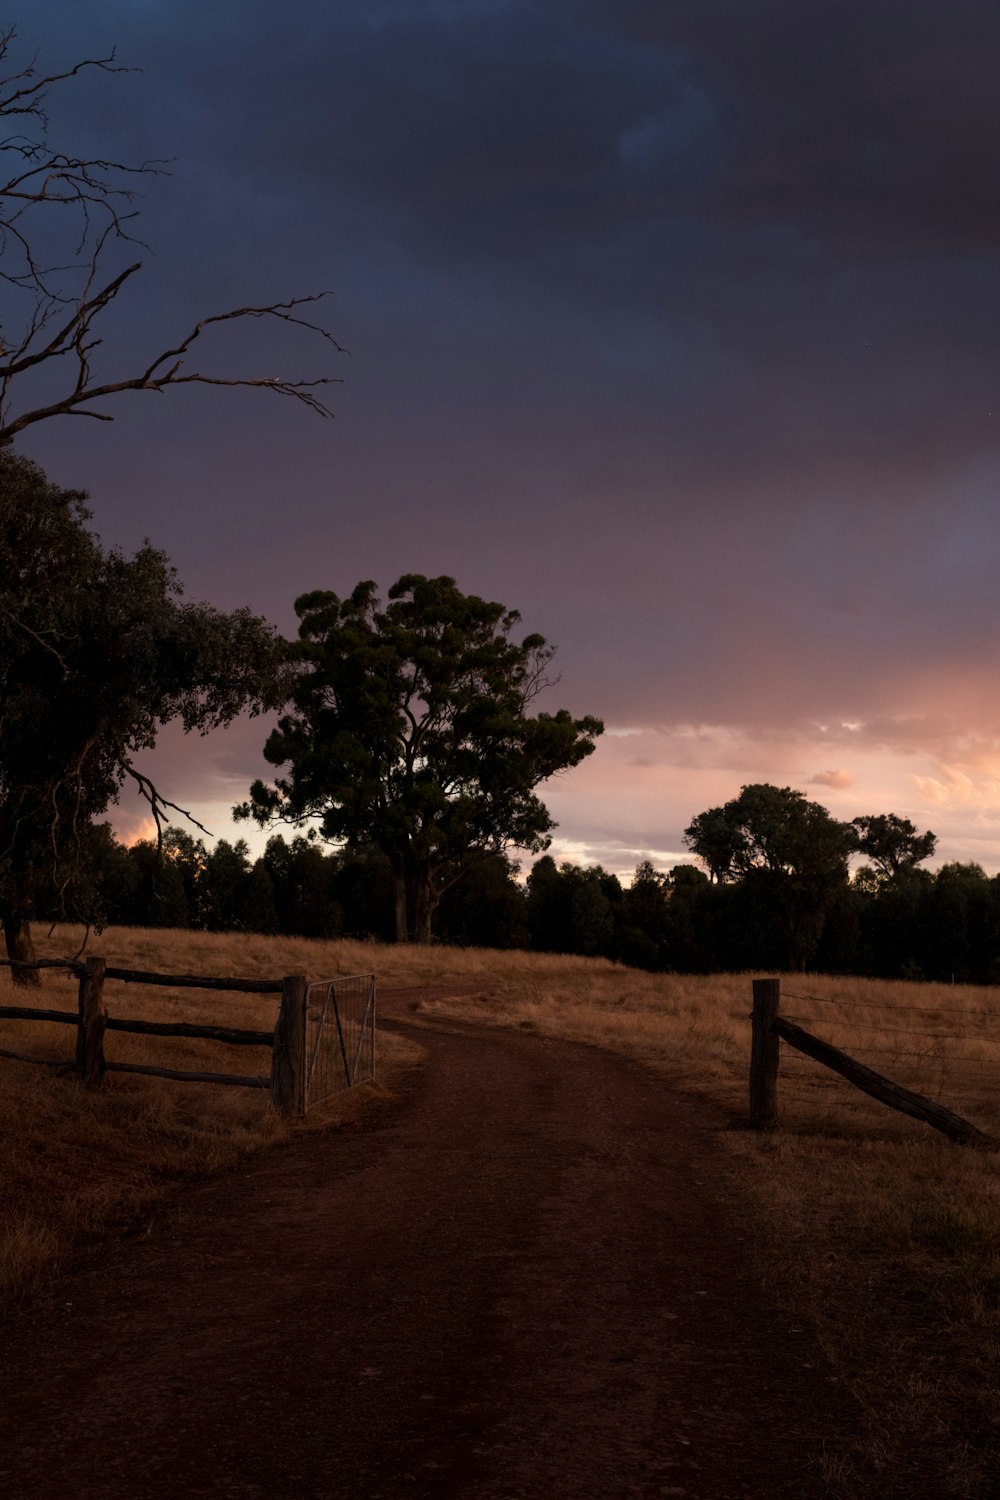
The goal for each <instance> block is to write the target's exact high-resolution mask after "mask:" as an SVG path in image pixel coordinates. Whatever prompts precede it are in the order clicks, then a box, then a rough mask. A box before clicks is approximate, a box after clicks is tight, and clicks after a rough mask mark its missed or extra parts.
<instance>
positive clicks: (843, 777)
mask: <svg viewBox="0 0 1000 1500" xmlns="http://www.w3.org/2000/svg"><path fill="white" fill-rule="evenodd" d="M853 783H854V777H853V776H852V775H851V773H850V771H820V772H819V773H818V774H817V775H816V776H813V777H811V778H810V781H809V784H810V786H829V787H833V788H834V790H835V791H838V792H842V791H844V790H845V789H846V788H847V787H849V786H852V785H853Z"/></svg>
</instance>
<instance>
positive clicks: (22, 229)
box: [0, 28, 347, 446]
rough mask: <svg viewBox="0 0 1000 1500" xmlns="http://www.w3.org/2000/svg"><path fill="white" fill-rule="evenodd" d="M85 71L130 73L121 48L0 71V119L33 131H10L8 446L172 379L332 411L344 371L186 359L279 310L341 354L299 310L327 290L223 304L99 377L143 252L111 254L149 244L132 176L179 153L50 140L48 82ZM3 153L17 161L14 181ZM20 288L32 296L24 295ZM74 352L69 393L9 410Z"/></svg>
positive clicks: (0, 187)
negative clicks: (28, 379)
mask: <svg viewBox="0 0 1000 1500" xmlns="http://www.w3.org/2000/svg"><path fill="white" fill-rule="evenodd" d="M15 37H16V32H15V31H14V29H13V28H8V29H6V30H4V31H0V63H2V62H3V61H4V60H5V59H6V58H8V56H9V54H10V51H11V48H12V45H13V43H14V40H15ZM87 69H98V70H100V71H102V72H106V73H121V72H129V71H132V70H131V69H128V68H125V67H123V66H122V65H121V64H119V63H118V62H117V61H116V58H115V53H114V52H111V53H110V54H109V55H107V56H104V57H92V58H84V59H82V60H81V61H79V62H77V63H75V64H74V65H73V66H72V67H68V68H65V69H63V70H62V71H57V72H52V73H48V74H40V73H39V72H38V70H37V69H36V66H35V61H34V59H32V61H31V62H30V63H28V64H27V66H25V67H23V68H21V69H19V70H16V71H14V72H12V73H10V74H9V75H7V76H6V77H3V78H0V123H2V122H3V121H4V120H6V119H11V120H13V119H17V120H19V121H21V122H24V121H27V122H28V124H27V125H26V127H25V128H24V130H23V131H22V130H21V129H18V130H17V131H16V132H13V133H11V134H9V135H7V136H5V137H0V286H5V287H6V288H7V289H8V292H9V297H10V299H11V301H12V304H14V306H13V311H12V310H11V308H8V307H6V306H0V446H2V445H4V444H7V443H9V442H10V441H11V439H12V438H13V437H14V436H15V435H16V434H17V433H19V432H22V431H23V430H24V429H25V428H27V427H30V426H32V425H33V424H34V423H36V422H42V421H46V420H48V419H49V418H50V417H56V416H89V417H93V418H94V419H95V420H97V421H103V422H110V421H112V420H113V417H112V416H111V415H110V414H109V413H107V412H104V411H95V410H93V409H92V405H93V403H94V402H97V401H103V400H104V399H106V398H108V397H113V396H117V395H120V394H121V393H122V392H124V391H164V390H166V389H167V388H168V387H169V386H174V385H194V384H198V385H215V386H233V387H236V386H244V387H247V388H249V389H255V388H256V389H261V390H269V391H272V392H274V393H275V394H276V395H279V396H287V397H291V398H292V399H294V400H296V401H299V402H301V403H302V404H303V405H304V406H305V407H307V408H308V409H309V410H310V411H312V412H315V413H316V414H317V415H319V416H322V417H331V416H332V415H333V413H332V411H331V409H330V407H329V405H328V404H327V403H326V402H325V401H324V400H323V399H322V397H321V396H320V394H318V392H319V390H320V388H321V387H323V386H326V385H333V384H339V383H340V382H339V380H338V379H337V378H336V377H333V376H327V375H320V376H316V377H314V378H312V379H290V378H287V377H285V376H282V375H257V376H242V377H241V376H229V375H226V374H225V373H224V372H219V373H214V372H212V371H208V372H205V371H189V370H187V369H186V368H185V357H186V356H187V355H188V353H189V351H190V350H191V348H192V346H193V345H194V343H195V342H196V340H197V339H199V338H200V337H201V335H202V333H203V332H204V331H205V330H206V329H207V328H210V327H211V326H212V325H214V324H219V323H233V322H238V321H242V320H245V319H250V318H271V319H275V320H277V321H279V322H282V323H286V324H288V325H289V326H293V327H295V328H300V329H304V330H305V331H306V332H308V333H312V334H317V335H319V337H320V338H322V339H323V340H324V341H325V342H326V343H328V344H330V345H332V346H333V348H334V349H335V350H336V351H337V352H338V353H346V352H347V351H346V350H344V349H343V348H342V346H341V345H340V344H339V343H338V342H337V340H336V339H335V338H334V337H333V335H332V334H331V333H330V332H329V330H328V329H326V328H325V327H323V326H322V325H321V324H320V323H317V322H314V321H312V320H311V319H309V318H308V317H304V316H302V312H301V310H302V309H304V308H305V307H307V306H308V305H310V304H312V303H314V302H319V301H320V300H322V299H323V298H324V297H326V296H328V295H329V294H328V293H326V292H321V293H318V294H315V295H311V296H304V297H292V298H290V299H288V300H287V301H280V302H272V303H268V304H266V305H263V306H252V307H237V308H233V309H231V310H230V311H229V312H222V313H214V314H212V315H211V316H209V317H206V318H202V319H201V320H200V321H199V322H198V323H196V324H195V326H194V328H193V329H192V330H191V332H190V333H189V334H188V335H187V337H186V338H184V339H182V340H181V341H180V342H179V343H177V344H176V345H175V346H173V347H171V348H168V349H165V350H163V352H162V353H161V354H159V355H157V357H156V358H155V359H153V360H152V361H151V362H149V363H148V364H147V365H146V366H145V368H144V369H143V370H141V371H135V370H133V371H131V372H127V373H125V374H124V375H121V376H119V377H117V378H114V379H105V380H103V381H101V380H97V379H95V378H94V375H93V372H92V368H91V356H92V354H93V352H94V350H95V349H96V348H97V347H98V346H99V345H100V344H101V342H102V341H101V339H100V338H99V337H97V336H96V335H95V332H94V328H95V324H96V321H97V320H98V319H99V318H100V316H101V314H102V313H104V312H105V311H106V309H107V308H108V306H109V304H110V303H111V302H113V301H114V299H115V298H116V297H117V295H118V293H119V291H120V290H121V288H122V287H123V286H124V285H125V283H126V282H127V281H129V280H130V279H131V278H132V277H133V276H134V275H135V274H136V272H137V271H139V270H140V269H141V264H142V263H141V262H140V261H135V262H133V263H131V264H129V265H126V266H123V267H120V268H117V269H115V268H114V266H113V262H112V256H113V252H114V249H115V247H116V246H120V245H122V244H123V243H124V244H142V241H141V240H139V239H138V238H137V236H136V235H135V234H134V232H133V229H132V221H133V220H134V218H135V216H136V211H135V208H134V206H133V205H134V202H135V198H136V196H137V194H136V187H135V181H134V180H135V179H136V178H139V177H146V176H157V175H161V174H163V173H164V172H165V171H167V170H168V168H169V163H168V162H166V161H165V160H156V159H151V160H146V161H143V162H141V163H138V164H133V163H128V162H123V161H115V160H111V159H109V158H107V157H104V156H93V157H88V156H86V155H83V154H76V153H72V152H66V151H62V150H59V149H57V148H55V147H54V146H50V145H49V142H48V139H47V131H48V119H47V116H46V114H45V110H44V100H45V97H46V93H47V90H48V89H49V88H52V87H56V86H59V85H61V84H65V83H66V82H67V81H68V80H70V79H72V78H74V77H76V76H77V75H78V74H80V73H81V72H83V71H85V70H87ZM32 130H33V131H34V133H32ZM5 159H6V161H7V162H8V163H9V167H10V168H12V170H9V171H8V173H7V175H6V180H4V178H5V171H4V161H5ZM66 214H68V215H69V216H70V217H69V219H68V220H66V223H67V226H68V228H69V229H70V232H71V233H72V234H73V237H74V243H75V248H74V249H73V252H72V255H73V258H72V259H71V260H69V261H68V263H64V262H65V256H64V257H61V258H60V263H58V264H56V263H53V264H50V263H49V260H50V255H49V253H48V249H47V247H48V246H49V245H51V244H52V243H53V223H54V222H55V223H58V222H60V219H55V220H54V219H53V216H54V215H57V216H62V215H66ZM43 247H45V249H44V251H43ZM51 259H53V260H54V259H55V258H54V257H51ZM18 298H20V299H22V300H21V301H20V302H18V300H17V299H18ZM18 309H20V311H19V312H18ZM67 357H68V359H69V362H70V364H71V365H72V366H73V373H72V374H71V375H70V373H69V371H68V370H67V371H65V373H66V375H67V376H68V379H67V380H66V384H65V387H64V389H63V390H62V392H61V394H58V395H55V396H52V397H50V399H48V400H47V401H46V402H45V403H44V404H41V405H38V406H35V407H32V408H29V409H22V410H20V411H14V410H12V409H11V405H12V398H14V397H16V393H17V392H18V391H19V390H20V389H21V388H22V387H21V384H20V382H19V377H20V376H22V375H25V374H27V373H28V372H30V371H37V370H39V369H43V368H49V369H51V370H53V371H55V370H56V369H58V368H59V367H65V364H66V360H67ZM57 389H58V387H57Z"/></svg>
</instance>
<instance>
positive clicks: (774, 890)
mask: <svg viewBox="0 0 1000 1500" xmlns="http://www.w3.org/2000/svg"><path fill="white" fill-rule="evenodd" d="M684 841H685V843H686V844H687V846H688V848H689V849H691V850H692V852H693V853H695V854H697V855H699V857H700V858H702V859H703V860H704V861H705V863H706V864H707V865H708V867H709V869H710V871H711V872H712V875H713V877H714V878H715V879H716V880H717V881H734V882H736V883H738V885H739V887H740V901H739V906H740V908H741V915H742V917H743V919H744V921H745V923H746V925H747V927H748V928H749V929H750V930H751V931H755V932H756V933H757V934H758V937H757V940H756V944H755V945H756V946H759V943H760V940H761V936H762V935H763V933H764V932H765V930H766V929H767V927H768V925H769V926H770V929H771V930H773V932H774V933H775V935H776V936H780V940H781V941H780V944H776V945H775V949H774V954H773V957H772V955H771V953H769V954H768V957H769V958H770V959H771V962H776V963H778V964H779V965H780V966H781V967H782V968H789V969H801V968H804V967H805V965H806V964H807V963H808V961H809V960H810V958H811V957H812V956H813V954H814V953H815V951H816V949H817V947H818V946H819V942H820V939H821V937H822V935H823V928H824V925H825V921H826V914H827V908H828V906H829V905H830V903H831V902H832V901H833V899H834V898H835V896H836V894H837V892H838V891H839V890H840V889H842V888H843V887H845V886H846V884H847V860H848V855H849V854H850V852H851V850H852V849H853V848H854V847H855V845H856V835H855V831H854V829H853V828H852V826H851V825H850V824H847V823H838V822H837V821H836V820H835V819H834V818H831V816H830V814H829V813H828V812H827V810H826V808H825V807H821V806H820V804H819V803H818V802H809V801H808V800H807V799H806V797H805V796H804V795H803V794H802V792H797V791H793V790H792V788H791V787H776V786H770V785H768V784H767V783H757V784H755V785H751V786H745V787H744V788H743V789H742V791H741V792H740V795H739V796H738V797H735V798H734V799H733V800H732V801H731V802H727V803H726V804H725V806H724V807H721V808H711V809H709V811H708V812H706V813H702V814H700V815H699V816H698V817H697V818H695V819H694V821H693V822H692V823H691V825H690V826H689V827H688V828H687V830H686V831H685V835H684Z"/></svg>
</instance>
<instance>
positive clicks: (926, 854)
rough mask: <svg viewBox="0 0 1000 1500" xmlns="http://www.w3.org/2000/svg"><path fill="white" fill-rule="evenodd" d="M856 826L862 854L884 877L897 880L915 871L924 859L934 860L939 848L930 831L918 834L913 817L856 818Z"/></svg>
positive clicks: (878, 816)
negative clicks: (900, 876)
mask: <svg viewBox="0 0 1000 1500" xmlns="http://www.w3.org/2000/svg"><path fill="white" fill-rule="evenodd" d="M853 827H854V828H855V830H856V833H857V849H858V851H859V853H861V854H863V855H864V856H865V857H866V859H870V860H871V862H872V864H873V865H874V867H875V869H876V870H877V871H878V874H879V875H880V876H881V877H882V879H884V880H894V879H895V878H896V877H897V876H899V875H900V874H905V873H908V872H909V871H912V870H915V869H916V867H917V865H919V864H921V863H922V862H923V860H925V859H930V857H931V855H932V854H933V853H934V850H935V849H936V847H937V839H936V838H935V836H934V834H933V833H931V832H930V830H928V831H927V832H926V833H918V832H917V830H916V827H915V826H914V824H913V823H911V822H910V820H909V818H900V817H897V815H896V814H895V813H874V814H870V815H867V816H865V817H862V818H854V819H853Z"/></svg>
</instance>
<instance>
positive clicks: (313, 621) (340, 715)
mask: <svg viewBox="0 0 1000 1500" xmlns="http://www.w3.org/2000/svg"><path fill="white" fill-rule="evenodd" d="M295 609H296V613H297V614H298V616H299V619H300V621H301V624H300V627H299V640H298V644H297V645H295V646H293V647H292V648H291V660H292V662H293V663H294V666H295V668H296V675H295V680H294V686H293V691H292V697H291V709H290V711H288V712H286V713H285V714H283V715H282V717H281V719H280V720H279V723H278V728H277V729H276V730H275V731H274V733H273V734H272V735H271V737H270V738H269V739H268V741H267V744H266V745H265V747H264V754H265V756H266V758H267V759H268V760H269V761H270V763H271V764H272V765H273V766H277V767H286V766H287V767H288V774H287V775H286V776H283V777H279V778H278V779H277V780H276V781H275V783H274V784H273V785H271V786H267V785H265V783H264V782H263V781H256V782H254V784H253V786H252V787H251V790H250V800H249V802H247V803H244V804H243V805H242V806H241V807H238V808H237V809H235V814H236V816H237V817H241V818H246V817H253V818H255V819H256V821H257V822H258V823H260V824H261V826H267V825H268V824H270V823H272V822H273V821H275V820H283V821H285V822H289V823H293V824H298V825H301V824H303V823H305V822H308V821H311V820H314V819H315V820H317V821H318V823H319V825H320V828H321V830H322V835H323V837H324V838H326V839H328V840H330V841H331V842H333V843H335V844H340V845H344V846H346V847H348V848H349V847H351V846H352V845H359V844H375V845H376V846H377V847H378V848H379V849H381V850H382V852H383V854H384V855H385V856H386V858H387V859H388V861H389V864H390V866H391V868H392V873H393V880H394V883H395V892H396V936H397V939H398V940H400V941H405V940H409V941H411V942H419V943H426V942H429V941H430V937H431V919H432V917H433V914H434V911H435V908H436V907H437V905H438V903H439V901H440V900H441V897H442V895H443V893H444V892H445V891H446V890H447V889H448V887H449V886H451V885H453V884H454V883H455V881H457V880H458V879H459V878H460V877H461V875H462V874H463V872H464V871H465V870H466V869H467V868H468V867H469V864H470V863H471V862H472V861H473V860H475V859H477V858H479V857H480V856H481V855H482V854H484V853H500V852H502V851H503V850H504V849H506V848H507V847H509V846H511V845H516V846H520V847H521V848H525V849H529V850H531V851H532V852H536V853H537V852H539V851H541V850H542V849H544V848H546V847H547V845H548V842H549V839H548V833H549V830H550V829H551V828H552V827H554V824H553V821H552V818H551V817H550V816H549V813H548V811H547V809H546V808H545V807H544V805H543V804H542V803H541V802H540V801H539V799H538V798H537V797H536V796H535V794H534V788H535V787H536V786H537V785H538V784H539V783H540V782H543V781H545V780H547V779H548V777H550V776H553V775H555V773H556V772H557V771H561V770H565V769H566V768H567V767H569V766H574V765H577V764H578V763H579V761H581V760H582V759H583V758H584V757H585V756H586V755H589V754H590V753H591V751H592V750H593V748H594V741H595V739H596V737H597V736H598V735H599V734H600V733H601V732H602V730H603V725H602V724H601V723H600V721H599V720H597V719H592V718H585V719H573V718H571V717H570V715H569V714H568V713H567V712H566V710H565V709H561V710H560V711H559V712H558V713H555V714H546V713H539V714H538V715H536V716H534V717H532V716H530V715H529V714H528V712H527V710H528V707H529V706H530V704H531V703H532V701H533V700H534V698H535V697H536V696H537V695H538V693H539V692H540V691H541V690H542V688H543V687H544V686H545V685H546V681H545V669H546V667H547V666H548V663H549V662H550V661H551V659H552V655H553V648H552V647H550V646H548V645H547V644H546V643H545V641H544V640H543V638H542V637H541V636H540V635H529V636H527V637H525V639H524V640H523V641H522V642H520V643H517V642H516V641H515V640H513V639H512V638H511V632H512V631H513V629H514V627H515V626H516V625H517V624H518V622H519V619H520V616H519V615H518V614H517V613H516V612H515V611H512V610H507V609H505V607H504V606H503V605H502V604H494V603H488V602H487V601H486V600H483V599H479V598H477V597H476V596H475V595H466V594H462V593H461V592H460V591H459V590H458V588H457V587H456V585H455V581H454V579H452V578H424V577H422V576H420V575H419V574H408V575H406V576H405V577H403V578H401V579H399V581H398V582H397V583H395V584H394V585H393V587H392V588H391V589H390V590H389V604H388V606H387V607H386V608H385V609H383V608H382V606H381V604H380V601H379V599H378V598H377V596H376V593H375V585H374V583H371V582H367V583H360V584H358V586H357V588H356V589H355V590H354V592H353V594H352V595H351V596H350V598H349V599H346V600H341V599H340V598H339V597H338V596H337V595H336V594H332V593H313V594H305V595H303V597H302V598H300V599H298V600H297V601H296V605H295Z"/></svg>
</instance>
